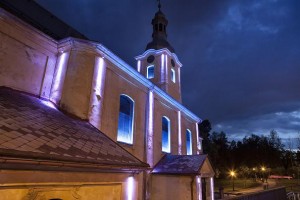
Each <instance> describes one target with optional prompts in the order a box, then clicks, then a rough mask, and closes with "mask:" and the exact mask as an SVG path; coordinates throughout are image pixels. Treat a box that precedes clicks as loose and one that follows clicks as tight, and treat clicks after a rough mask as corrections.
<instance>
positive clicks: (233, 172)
mask: <svg viewBox="0 0 300 200" xmlns="http://www.w3.org/2000/svg"><path fill="white" fill-rule="evenodd" d="M229 175H230V176H231V180H232V191H234V177H235V175H236V174H235V171H233V170H231V171H230V172H229Z"/></svg>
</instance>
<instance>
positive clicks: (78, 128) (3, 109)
mask: <svg viewBox="0 0 300 200" xmlns="http://www.w3.org/2000/svg"><path fill="white" fill-rule="evenodd" d="M1 156H11V157H14V158H18V157H19V158H29V159H39V160H40V159H42V160H51V161H61V162H76V163H84V164H88V163H90V164H93V165H94V164H96V165H99V166H101V165H110V166H115V167H120V168H122V167H130V168H131V169H133V168H143V169H145V168H147V167H148V165H147V164H146V163H143V162H141V161H140V160H139V159H137V158H136V157H134V156H133V155H132V154H130V153H129V152H127V151H126V150H125V149H123V148H122V147H121V146H120V145H118V144H117V143H115V142H114V141H112V140H111V139H109V138H108V137H107V136H106V135H105V134H104V133H102V132H101V131H99V130H98V129H96V128H94V127H93V126H92V125H90V124H89V123H88V122H86V121H82V120H78V119H74V118H71V117H69V116H67V115H65V114H63V113H62V112H61V111H58V110H56V109H53V108H50V107H47V106H46V105H44V104H43V103H42V100H40V99H38V98H36V97H32V96H30V95H27V94H23V93H20V92H18V91H15V90H12V89H8V88H4V87H0V157H1Z"/></svg>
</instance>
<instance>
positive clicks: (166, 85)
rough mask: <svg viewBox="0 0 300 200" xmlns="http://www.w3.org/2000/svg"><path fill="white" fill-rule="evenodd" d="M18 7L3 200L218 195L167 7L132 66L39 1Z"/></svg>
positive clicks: (3, 41) (5, 6)
mask: <svg viewBox="0 0 300 200" xmlns="http://www.w3.org/2000/svg"><path fill="white" fill-rule="evenodd" d="M13 2H15V1H5V0H1V8H0V61H1V63H0V137H1V138H0V169H1V171H0V183H1V186H0V196H1V199H3V200H11V199H17V200H19V199H20V200H27V199H28V200H54V199H55V200H58V199H61V200H66V199H67V200H73V199H74V200H75V199H76V200H77V199H78V200H79V199H80V200H85V199H93V200H97V199H99V200H100V199H127V200H133V199H154V200H156V199H180V200H185V199H214V194H213V187H214V185H213V184H214V182H213V176H214V171H213V168H212V166H211V164H210V162H209V160H208V158H207V155H203V154H202V145H201V142H202V139H201V137H200V135H199V132H198V123H200V122H201V119H200V118H199V117H198V116H196V115H195V114H194V113H192V112H191V111H190V110H188V109H187V108H185V107H184V106H183V105H182V104H181V102H182V99H181V77H180V71H181V68H182V64H181V63H180V61H179V59H178V57H177V55H176V54H175V51H174V49H173V47H172V46H171V45H170V44H169V43H168V41H167V34H166V28H167V24H168V21H167V19H166V17H165V15H164V14H163V13H162V11H161V10H160V8H159V10H158V12H157V13H156V14H155V16H154V18H153V20H152V26H153V34H152V38H153V40H152V41H151V42H150V43H148V45H147V47H146V50H145V52H143V53H142V54H141V55H139V56H137V57H136V60H137V65H136V67H132V66H129V65H128V64H126V63H125V62H124V61H123V60H121V59H120V58H119V57H118V56H117V55H115V54H114V53H113V52H112V51H110V50H109V49H107V48H106V47H105V46H103V45H102V44H100V43H98V42H93V41H90V40H88V39H87V38H86V37H85V36H83V35H81V34H80V33H78V32H76V31H75V30H73V29H70V27H68V26H67V25H65V24H63V23H62V22H60V21H59V19H56V18H55V17H54V18H53V16H52V15H51V17H50V18H51V19H50V18H49V16H50V14H49V13H47V11H45V10H43V8H41V7H40V6H39V5H37V4H36V3H34V2H33V1H24V2H22V3H21V4H26V5H20V2H19V3H15V4H14V3H13ZM24 6H25V7H26V6H28V8H31V9H34V10H39V12H38V11H36V13H41V14H40V16H41V18H42V17H43V16H44V18H45V19H48V20H56V21H57V23H60V24H59V25H60V26H58V27H68V30H69V31H67V32H68V33H67V35H64V34H65V33H63V34H61V33H59V32H58V31H50V29H46V28H45V27H43V26H41V25H40V24H39V27H38V26H37V24H38V23H35V21H34V18H30V20H28V19H29V17H28V18H26V16H27V15H28V16H29V15H30V14H28V13H26V12H25V11H24V10H22V8H24ZM20 13H22V15H20ZM43 13H46V14H44V15H43ZM47 17H48V18H47ZM53 26H54V25H53ZM58 30H63V28H59V29H58Z"/></svg>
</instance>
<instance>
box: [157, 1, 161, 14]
mask: <svg viewBox="0 0 300 200" xmlns="http://www.w3.org/2000/svg"><path fill="white" fill-rule="evenodd" d="M157 2H158V10H159V11H160V8H161V4H160V0H157Z"/></svg>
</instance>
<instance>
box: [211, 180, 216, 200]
mask: <svg viewBox="0 0 300 200" xmlns="http://www.w3.org/2000/svg"><path fill="white" fill-rule="evenodd" d="M210 193H211V199H212V200H214V199H215V194H214V178H213V177H211V178H210Z"/></svg>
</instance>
